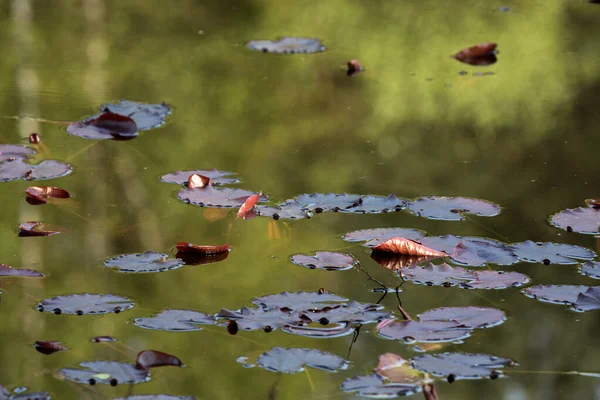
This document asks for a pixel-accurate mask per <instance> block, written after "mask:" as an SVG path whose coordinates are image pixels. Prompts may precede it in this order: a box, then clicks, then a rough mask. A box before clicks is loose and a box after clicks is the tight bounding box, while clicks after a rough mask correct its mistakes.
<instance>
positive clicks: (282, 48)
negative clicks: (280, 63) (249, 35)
mask: <svg viewBox="0 0 600 400" xmlns="http://www.w3.org/2000/svg"><path fill="white" fill-rule="evenodd" d="M246 46H247V47H248V48H249V49H252V50H258V51H260V52H263V53H276V54H301V53H305V54H306V53H319V52H321V51H325V46H323V45H322V44H321V41H320V40H319V39H315V38H303V37H282V38H279V40H277V41H273V40H251V41H249V42H248V43H247V44H246Z"/></svg>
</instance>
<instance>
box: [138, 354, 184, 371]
mask: <svg viewBox="0 0 600 400" xmlns="http://www.w3.org/2000/svg"><path fill="white" fill-rule="evenodd" d="M135 365H136V367H138V368H140V369H149V368H154V367H164V366H174V367H182V366H183V363H182V362H181V360H180V359H179V358H177V357H175V356H172V355H170V354H167V353H163V352H162V351H156V350H143V351H140V352H139V353H138V355H137V358H136V359H135Z"/></svg>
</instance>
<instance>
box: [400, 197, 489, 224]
mask: <svg viewBox="0 0 600 400" xmlns="http://www.w3.org/2000/svg"><path fill="white" fill-rule="evenodd" d="M408 209H409V210H410V212H412V213H413V214H415V215H418V216H419V217H424V218H429V219H441V220H446V221H461V220H464V219H465V218H464V216H463V215H462V214H473V215H477V216H479V217H494V216H496V215H498V214H500V206H498V205H497V204H494V203H491V202H489V201H486V200H479V199H472V198H468V197H437V196H431V197H421V198H419V199H416V200H413V201H411V202H410V204H409V205H408Z"/></svg>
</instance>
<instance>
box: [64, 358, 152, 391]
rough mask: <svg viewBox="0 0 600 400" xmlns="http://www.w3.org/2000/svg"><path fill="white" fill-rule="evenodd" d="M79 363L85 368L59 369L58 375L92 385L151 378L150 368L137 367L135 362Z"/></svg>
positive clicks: (112, 384)
mask: <svg viewBox="0 0 600 400" xmlns="http://www.w3.org/2000/svg"><path fill="white" fill-rule="evenodd" d="M79 365H80V366H82V367H83V368H85V369H79V368H63V369H61V370H60V371H58V376H59V377H61V378H63V379H66V380H68V381H72V382H77V383H86V384H90V385H95V384H96V383H103V384H106V385H111V386H116V385H120V384H133V383H142V382H147V381H149V380H150V373H149V372H148V370H147V369H141V368H137V367H136V366H135V365H134V364H128V363H121V362H116V361H87V362H82V363H80V364H79Z"/></svg>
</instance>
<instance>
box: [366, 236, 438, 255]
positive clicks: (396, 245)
mask: <svg viewBox="0 0 600 400" xmlns="http://www.w3.org/2000/svg"><path fill="white" fill-rule="evenodd" d="M371 250H373V251H383V252H388V253H395V254H405V255H409V256H433V257H446V256H447V254H446V253H442V252H440V251H437V250H433V249H430V248H429V247H425V246H423V245H420V244H419V243H417V242H415V241H414V240H410V239H404V238H401V237H394V238H391V239H388V240H386V241H385V242H383V243H380V244H378V245H377V246H375V247H372V248H371Z"/></svg>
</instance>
